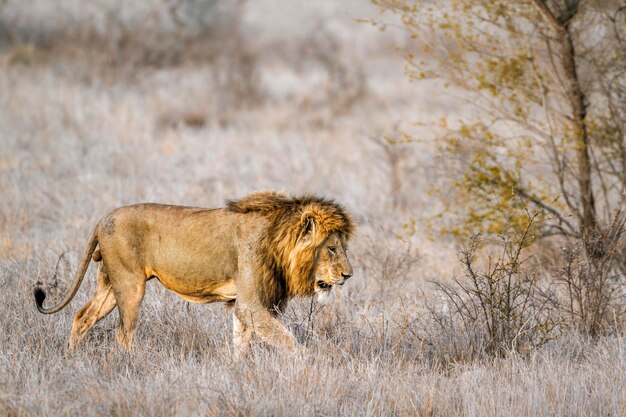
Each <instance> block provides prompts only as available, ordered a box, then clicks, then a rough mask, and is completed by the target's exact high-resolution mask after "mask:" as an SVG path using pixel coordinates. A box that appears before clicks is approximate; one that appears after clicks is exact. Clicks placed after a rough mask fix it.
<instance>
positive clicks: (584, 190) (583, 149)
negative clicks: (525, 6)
mask: <svg viewBox="0 0 626 417" xmlns="http://www.w3.org/2000/svg"><path fill="white" fill-rule="evenodd" d="M532 3H533V4H534V5H535V7H536V8H537V9H538V10H539V13H540V14H541V16H542V17H543V18H544V20H545V21H546V23H548V25H550V26H551V27H552V28H553V29H554V30H555V31H556V33H557V38H558V40H559V42H560V44H561V53H562V55H561V65H562V67H563V72H564V76H565V77H564V82H565V88H566V91H567V98H568V100H569V101H570V105H571V106H572V107H571V108H572V115H571V120H572V124H573V128H574V135H575V138H574V139H575V143H576V160H577V165H578V178H577V179H578V189H579V192H580V204H581V211H580V213H579V214H578V216H579V219H578V221H579V223H580V235H581V237H582V238H583V239H584V241H585V242H586V244H587V243H588V242H593V240H594V239H593V235H594V232H595V229H596V227H597V217H596V205H595V199H594V196H593V186H592V183H591V170H592V168H591V156H590V154H589V146H590V144H589V134H588V131H587V124H586V120H585V119H586V117H587V106H586V104H585V93H584V91H583V89H582V87H581V85H580V80H579V78H578V72H577V68H576V51H575V49H574V41H573V39H572V32H571V30H570V25H569V24H570V22H571V20H572V19H573V18H574V16H576V13H578V2H577V1H573V2H566V8H565V11H564V12H563V14H562V15H560V16H558V17H556V16H555V15H554V14H553V13H552V11H551V10H550V9H549V8H548V6H547V5H546V3H545V1H544V0H532ZM591 246H593V245H591ZM595 252H596V250H595V249H594V248H593V247H587V253H588V254H589V255H593V254H594V253H595Z"/></svg>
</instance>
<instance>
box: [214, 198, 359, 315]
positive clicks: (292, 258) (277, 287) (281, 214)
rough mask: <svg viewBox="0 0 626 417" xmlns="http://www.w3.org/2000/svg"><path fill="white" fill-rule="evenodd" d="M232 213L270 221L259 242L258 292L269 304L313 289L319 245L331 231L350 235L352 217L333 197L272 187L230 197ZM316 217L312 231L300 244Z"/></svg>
mask: <svg viewBox="0 0 626 417" xmlns="http://www.w3.org/2000/svg"><path fill="white" fill-rule="evenodd" d="M226 206H227V209H228V210H229V211H232V212H235V213H242V214H247V213H258V214H260V215H262V216H263V217H265V218H267V219H268V221H269V225H268V227H267V230H266V231H265V233H264V234H263V236H262V237H261V242H259V246H258V253H257V255H258V256H259V265H258V269H259V271H258V275H259V278H260V279H261V281H262V282H261V285H260V286H259V291H260V294H259V295H260V296H261V298H262V300H263V301H264V302H265V303H266V305H267V306H269V307H273V306H276V307H278V308H279V309H280V307H281V306H282V305H283V304H284V302H285V301H286V300H287V299H288V298H290V297H293V296H307V295H312V294H313V288H314V283H313V280H314V278H313V273H314V271H315V259H316V255H317V248H319V246H320V245H321V244H322V243H323V242H324V240H325V239H326V238H328V236H330V235H331V234H332V233H339V234H341V235H343V236H344V237H345V238H346V240H348V239H350V237H351V236H352V234H353V232H354V228H355V226H354V222H353V221H352V218H351V217H350V215H349V214H348V212H347V211H346V210H345V209H344V208H343V207H342V206H341V205H340V204H338V203H336V202H335V201H333V200H328V199H324V198H321V197H318V196H313V195H303V196H297V197H291V196H288V195H286V194H279V193H274V192H266V193H255V194H251V195H249V196H248V197H245V198H243V199H241V200H236V201H232V200H231V201H228V202H227V203H226ZM311 221H312V222H314V225H315V235H314V236H313V237H312V238H311V239H310V240H309V241H308V244H306V245H305V244H302V239H301V238H303V237H304V235H305V234H306V233H307V231H308V230H309V227H310V222H311Z"/></svg>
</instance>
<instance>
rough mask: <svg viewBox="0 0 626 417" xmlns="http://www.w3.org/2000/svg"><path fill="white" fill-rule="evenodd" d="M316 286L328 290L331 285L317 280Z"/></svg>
mask: <svg viewBox="0 0 626 417" xmlns="http://www.w3.org/2000/svg"><path fill="white" fill-rule="evenodd" d="M317 286H318V287H320V288H321V289H323V290H330V289H331V288H332V287H333V285H332V284H328V283H326V282H324V281H322V280H319V281H317Z"/></svg>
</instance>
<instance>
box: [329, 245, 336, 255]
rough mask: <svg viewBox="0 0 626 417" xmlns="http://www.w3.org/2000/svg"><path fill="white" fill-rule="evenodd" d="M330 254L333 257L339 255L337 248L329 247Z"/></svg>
mask: <svg viewBox="0 0 626 417" xmlns="http://www.w3.org/2000/svg"><path fill="white" fill-rule="evenodd" d="M328 252H330V254H331V255H334V254H336V253H337V247H335V246H329V247H328Z"/></svg>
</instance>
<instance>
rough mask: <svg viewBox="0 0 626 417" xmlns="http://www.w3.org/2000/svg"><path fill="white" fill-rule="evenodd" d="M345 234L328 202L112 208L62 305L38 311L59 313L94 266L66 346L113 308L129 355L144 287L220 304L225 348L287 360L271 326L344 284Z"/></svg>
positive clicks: (286, 345) (254, 197) (350, 226)
mask: <svg viewBox="0 0 626 417" xmlns="http://www.w3.org/2000/svg"><path fill="white" fill-rule="evenodd" d="M354 229H355V225H354V222H353V220H352V218H351V216H350V214H349V213H348V212H347V211H346V210H345V209H344V208H343V207H342V206H341V205H340V204H338V203H336V202H334V201H332V200H328V199H324V198H320V197H316V196H311V195H304V196H299V197H290V196H288V195H286V194H282V193H275V192H264V193H254V194H251V195H249V196H248V197H245V198H243V199H241V200H236V201H228V202H227V204H226V207H225V208H215V209H205V208H193V207H182V206H171V205H161V204H137V205H130V206H124V207H120V208H118V209H115V210H113V211H112V212H110V213H109V214H107V215H106V216H104V217H103V218H102V219H101V220H100V221H99V222H98V224H97V225H96V227H95V228H94V229H93V231H92V233H91V237H90V238H89V242H88V244H87V247H86V248H85V251H84V254H83V257H82V260H81V262H80V265H79V267H78V270H77V271H76V276H75V279H74V282H73V284H72V286H71V288H70V290H69V292H68V293H67V295H66V296H65V298H64V299H63V300H62V301H61V302H59V303H58V304H57V305H55V306H54V307H50V308H44V307H43V302H44V300H45V298H46V294H45V292H44V290H43V289H42V288H41V287H35V289H34V297H35V302H36V305H37V309H38V310H39V311H40V312H41V313H44V314H52V313H56V312H58V311H60V310H62V309H63V308H64V307H65V306H67V305H68V304H69V302H70V301H71V300H72V298H73V297H74V296H75V295H76V292H77V291H78V289H79V287H80V285H81V283H82V280H83V278H84V276H85V273H86V271H87V268H88V266H89V263H90V262H91V260H93V261H95V262H98V263H99V267H98V275H97V286H96V292H95V294H94V295H93V297H92V298H91V299H90V300H89V302H87V304H86V305H85V306H84V307H83V308H81V309H80V310H79V311H78V312H77V313H76V315H75V317H74V321H73V324H72V330H71V332H70V337H69V343H68V347H69V349H70V350H71V351H72V350H74V349H75V348H76V347H77V346H78V344H79V343H80V342H81V340H82V339H83V338H84V337H85V335H86V333H87V332H88V331H89V329H91V328H92V327H93V326H94V325H95V324H96V323H98V322H99V321H100V320H102V319H103V318H104V317H105V316H106V315H107V314H109V313H110V312H111V311H113V309H114V308H115V307H116V306H117V308H118V309H119V325H118V329H117V339H118V342H119V344H120V345H121V346H122V347H123V348H127V349H129V348H131V347H132V343H133V334H134V332H135V325H136V323H137V316H138V314H139V309H140V306H141V302H142V299H143V296H144V292H145V288H146V282H147V281H149V280H151V279H154V278H156V279H157V280H158V281H160V282H161V284H162V285H163V286H164V287H166V288H168V289H169V290H171V291H173V292H174V293H176V294H178V295H179V296H181V297H182V298H183V299H185V300H187V301H190V302H194V303H213V302H225V303H227V305H231V306H233V307H234V309H233V345H234V346H235V348H236V353H237V354H245V353H247V352H248V351H249V348H250V343H251V339H252V337H253V336H254V335H257V337H258V338H259V339H260V340H261V341H263V342H264V343H266V344H268V345H270V346H273V347H276V348H279V349H287V350H289V351H294V350H296V349H297V348H298V343H297V342H296V340H295V338H294V336H293V335H292V334H291V333H290V332H289V330H287V328H286V327H284V326H283V325H282V324H281V323H280V322H279V321H278V319H277V315H278V314H279V313H281V312H282V311H284V309H285V307H286V305H287V302H288V301H289V299H291V298H293V297H296V296H298V297H308V296H317V298H318V299H320V300H324V299H326V298H328V296H329V294H330V291H331V290H332V288H333V287H335V286H336V285H343V284H344V283H345V281H346V280H347V279H349V278H350V277H351V276H352V275H353V271H352V265H351V264H350V262H349V260H348V257H347V254H346V251H347V244H348V240H349V239H350V238H351V236H352V234H353V232H354Z"/></svg>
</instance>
